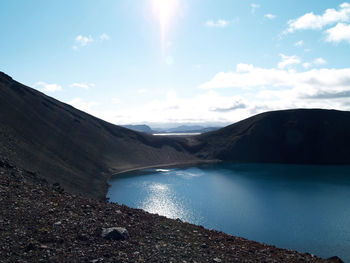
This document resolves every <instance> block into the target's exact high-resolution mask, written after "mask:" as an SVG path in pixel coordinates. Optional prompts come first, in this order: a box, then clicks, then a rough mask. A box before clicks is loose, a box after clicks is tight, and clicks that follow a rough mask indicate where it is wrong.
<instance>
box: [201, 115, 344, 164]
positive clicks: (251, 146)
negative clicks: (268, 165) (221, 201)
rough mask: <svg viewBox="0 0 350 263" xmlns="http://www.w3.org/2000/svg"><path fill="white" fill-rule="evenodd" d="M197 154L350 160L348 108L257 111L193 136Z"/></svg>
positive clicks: (254, 158) (278, 159)
mask: <svg viewBox="0 0 350 263" xmlns="http://www.w3.org/2000/svg"><path fill="white" fill-rule="evenodd" d="M197 140H198V142H197V143H196V144H197V146H196V147H197V151H198V153H197V154H198V156H199V157H205V158H209V159H211V158H218V159H220V160H223V161H234V162H274V163H295V164H350V112H345V111H336V110H321V109H297V110H284V111H273V112H265V113H262V114H258V115H256V116H253V117H251V118H248V119H245V120H243V121H240V122H237V123H235V124H232V125H230V126H227V127H225V128H223V129H220V130H218V131H214V132H210V133H206V134H202V135H201V136H199V137H198V138H197Z"/></svg>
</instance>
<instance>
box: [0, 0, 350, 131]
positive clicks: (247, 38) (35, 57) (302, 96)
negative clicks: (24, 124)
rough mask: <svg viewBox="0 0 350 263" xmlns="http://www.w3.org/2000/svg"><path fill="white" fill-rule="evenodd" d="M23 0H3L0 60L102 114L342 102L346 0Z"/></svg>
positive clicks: (116, 117)
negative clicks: (135, 0)
mask: <svg viewBox="0 0 350 263" xmlns="http://www.w3.org/2000/svg"><path fill="white" fill-rule="evenodd" d="M34 2H35V4H34V5H33V1H31V2H30V3H29V2H23V1H18V0H12V1H7V2H6V3H4V4H3V10H4V12H3V13H4V14H3V21H4V22H3V23H2V25H0V33H1V35H2V36H6V37H3V39H2V41H1V42H0V61H1V62H2V67H1V68H0V71H3V72H4V73H6V74H8V75H10V76H11V77H13V78H14V79H16V80H17V81H19V82H21V83H24V84H25V85H27V86H29V87H32V88H35V89H37V90H39V91H41V92H44V93H45V94H46V95H49V96H51V97H53V98H55V99H58V100H60V101H62V102H65V103H68V104H70V105H72V106H74V107H76V108H78V109H80V110H83V111H86V112H88V113H90V114H92V115H94V116H96V117H99V118H101V119H104V120H106V121H109V122H112V123H114V124H118V125H125V124H147V125H150V126H151V127H156V126H160V125H168V124H169V123H171V124H191V125H192V124H198V125H204V126H208V125H212V124H219V123H221V124H223V125H227V124H230V123H234V122H237V121H239V120H242V119H244V118H247V117H250V116H253V115H255V114H258V113H261V112H265V111H273V110H283V109H292V108H321V109H336V110H347V111H348V110H350V101H349V97H350V67H349V66H348V58H347V56H346V55H344V54H347V53H348V52H349V47H350V2H349V1H330V0H327V1H322V2H320V1H314V0H313V1H307V2H306V3H305V1H301V0H299V1H292V0H288V1H284V3H283V5H276V3H275V1H272V0H260V1H244V2H241V1H229V0H225V1H220V2H218V1H210V0H205V1H199V0H188V1H185V0H142V1H138V2H137V3H135V2H130V1H127V0H120V1H112V0H105V1H99V2H96V1H92V0H88V1H84V0H80V1H74V2H73V3H72V2H68V1H50V2H47V1H45V0H36V1H34ZM67 6H69V9H67ZM14 14H16V15H14Z"/></svg>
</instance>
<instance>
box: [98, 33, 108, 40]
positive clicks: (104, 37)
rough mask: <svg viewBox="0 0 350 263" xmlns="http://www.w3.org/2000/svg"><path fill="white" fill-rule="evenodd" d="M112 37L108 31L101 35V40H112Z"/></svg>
mask: <svg viewBox="0 0 350 263" xmlns="http://www.w3.org/2000/svg"><path fill="white" fill-rule="evenodd" d="M110 39H111V37H110V36H109V35H107V34H106V33H103V34H101V35H100V40H101V41H105V40H110Z"/></svg>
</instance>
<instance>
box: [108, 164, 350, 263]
mask: <svg viewBox="0 0 350 263" xmlns="http://www.w3.org/2000/svg"><path fill="white" fill-rule="evenodd" d="M110 184H111V187H110V189H109V192H108V194H107V197H109V198H110V201H112V202H118V203H119V204H125V205H128V206H130V207H134V208H142V209H144V210H146V211H149V212H151V213H157V214H160V215H164V216H167V217H170V218H180V219H181V220H183V221H187V222H191V223H194V224H199V225H203V226H205V227H206V228H212V229H216V230H221V231H223V232H226V233H229V234H232V235H236V236H242V237H245V238H248V239H251V240H255V241H259V242H264V243H267V244H272V245H276V246H278V247H281V248H288V249H295V250H298V251H300V252H309V253H313V254H316V255H318V256H321V257H325V258H327V257H330V256H334V255H337V256H339V257H340V258H342V259H343V260H344V261H346V262H350V166H302V165H277V164H207V165H200V166H196V167H186V168H169V169H148V170H143V171H135V172H129V173H125V174H121V175H118V176H117V177H115V178H113V179H112V180H111V181H110Z"/></svg>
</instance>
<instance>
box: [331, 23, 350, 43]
mask: <svg viewBox="0 0 350 263" xmlns="http://www.w3.org/2000/svg"><path fill="white" fill-rule="evenodd" d="M326 34H327V38H326V40H327V41H328V42H335V43H339V42H341V41H346V42H348V43H350V25H345V24H343V23H338V24H337V25H336V26H335V27H332V28H330V29H328V30H327V31H326Z"/></svg>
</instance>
